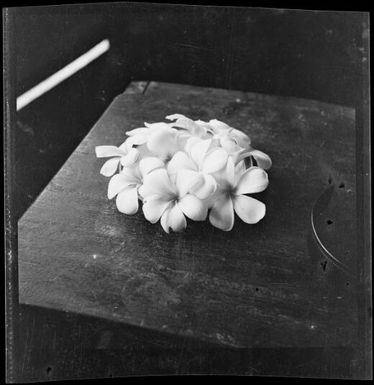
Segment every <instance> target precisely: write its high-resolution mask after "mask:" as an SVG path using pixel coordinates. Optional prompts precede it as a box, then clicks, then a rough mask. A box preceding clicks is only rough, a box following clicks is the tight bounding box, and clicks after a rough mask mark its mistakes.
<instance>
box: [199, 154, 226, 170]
mask: <svg viewBox="0 0 374 385" xmlns="http://www.w3.org/2000/svg"><path fill="white" fill-rule="evenodd" d="M227 159H228V153H227V151H225V150H224V149H222V148H216V149H214V150H212V151H211V152H210V153H209V154H207V155H206V157H205V159H204V163H203V171H204V172H205V173H208V174H210V173H213V172H217V171H219V170H222V169H223V167H225V166H226V163H227Z"/></svg>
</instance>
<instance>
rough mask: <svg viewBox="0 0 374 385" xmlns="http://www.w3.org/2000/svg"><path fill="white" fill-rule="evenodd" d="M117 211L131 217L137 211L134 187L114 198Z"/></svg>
mask: <svg viewBox="0 0 374 385" xmlns="http://www.w3.org/2000/svg"><path fill="white" fill-rule="evenodd" d="M116 205H117V209H118V211H120V212H121V213H124V214H127V215H133V214H135V213H136V212H137V211H138V208H139V202H138V191H137V188H136V187H132V188H127V189H125V190H123V191H121V192H120V193H119V194H118V195H117V198H116Z"/></svg>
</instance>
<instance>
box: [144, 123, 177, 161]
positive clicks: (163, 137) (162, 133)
mask: <svg viewBox="0 0 374 385" xmlns="http://www.w3.org/2000/svg"><path fill="white" fill-rule="evenodd" d="M177 133H178V131H177V130H175V129H172V128H168V129H164V128H160V129H157V130H155V131H154V132H153V133H152V134H151V135H150V136H149V138H148V142H147V146H148V148H149V150H150V151H152V152H153V153H154V154H156V155H159V156H161V157H163V158H166V157H168V156H170V155H173V154H174V153H175V152H176V151H177V149H178V148H177V147H178V143H177Z"/></svg>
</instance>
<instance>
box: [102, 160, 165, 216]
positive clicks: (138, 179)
mask: <svg viewBox="0 0 374 385" xmlns="http://www.w3.org/2000/svg"><path fill="white" fill-rule="evenodd" d="M160 167H164V162H163V161H162V160H161V159H158V158H144V159H142V160H141V161H140V162H139V163H136V164H133V165H131V166H129V167H125V168H123V170H122V171H121V172H120V173H119V174H116V175H114V176H113V177H112V178H111V179H110V181H109V184H108V199H112V198H114V197H115V196H117V198H116V205H117V208H118V210H119V211H120V212H121V213H124V214H128V215H132V214H135V213H136V212H137V211H138V207H139V203H138V189H139V187H140V186H141V185H142V184H143V178H144V177H145V176H146V175H147V174H148V173H149V172H151V171H153V170H155V169H157V168H160Z"/></svg>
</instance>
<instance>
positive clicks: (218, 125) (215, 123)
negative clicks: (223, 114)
mask: <svg viewBox="0 0 374 385" xmlns="http://www.w3.org/2000/svg"><path fill="white" fill-rule="evenodd" d="M209 125H210V126H211V127H212V128H213V130H214V132H215V133H216V134H220V133H224V132H230V131H231V130H232V128H231V127H230V126H229V125H227V124H226V123H223V122H221V121H220V120H217V119H212V120H209Z"/></svg>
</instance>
